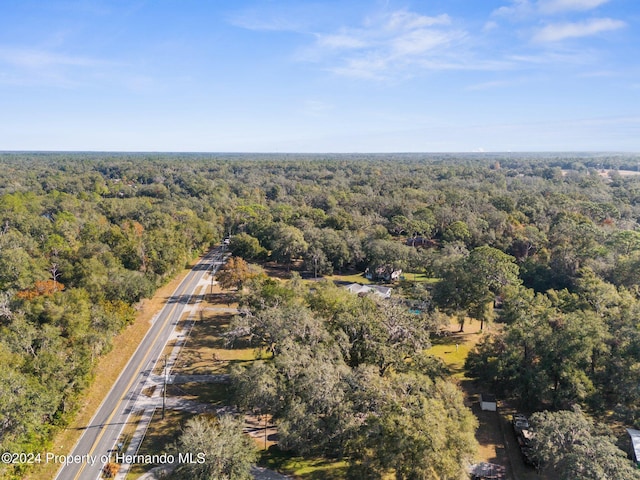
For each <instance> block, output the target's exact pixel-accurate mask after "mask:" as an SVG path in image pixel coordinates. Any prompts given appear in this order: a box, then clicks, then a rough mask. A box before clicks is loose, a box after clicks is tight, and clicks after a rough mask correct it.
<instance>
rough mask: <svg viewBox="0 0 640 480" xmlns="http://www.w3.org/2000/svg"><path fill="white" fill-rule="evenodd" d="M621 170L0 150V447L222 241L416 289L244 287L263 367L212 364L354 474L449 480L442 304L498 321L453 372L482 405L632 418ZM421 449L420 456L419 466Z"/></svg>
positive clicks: (630, 180) (629, 167)
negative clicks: (436, 338)
mask: <svg viewBox="0 0 640 480" xmlns="http://www.w3.org/2000/svg"><path fill="white" fill-rule="evenodd" d="M639 165H640V157H638V156H631V155H615V154H611V155H605V154H601V155H595V154H592V155H580V154H574V155H572V154H554V155H552V154H544V155H543V154H530V155H526V154H518V155H515V154H514V155H510V154H495V155H490V154H483V155H426V154H425V155H419V154H397V155H293V154H289V155H239V154H238V155H205V154H202V155H198V154H175V155H168V154H167V155H161V154H106V153H105V154H98V153H87V154H82V153H74V154H63V153H56V154H45V153H40V154H35V153H6V154H2V155H0V366H1V367H0V447H1V448H0V450H2V451H5V450H6V451H36V450H39V449H41V447H42V446H43V445H46V442H47V441H48V439H49V438H50V435H51V432H52V431H54V430H55V429H56V428H58V427H59V426H61V425H64V424H65V423H66V422H67V421H68V418H69V415H71V414H73V412H74V411H75V409H76V408H77V406H78V404H79V402H80V401H81V394H82V392H83V389H84V388H86V386H87V384H88V383H89V382H91V377H92V368H93V366H94V364H95V362H96V359H97V358H98V356H99V355H100V354H101V353H103V352H105V351H107V350H108V349H110V348H111V343H110V342H111V339H112V338H113V336H114V335H115V334H116V333H117V332H119V331H120V330H121V329H122V328H123V327H124V326H125V325H126V324H127V323H129V322H131V321H132V319H133V318H134V317H135V312H136V305H137V304H138V302H139V301H140V300H141V299H142V298H145V297H148V296H150V295H152V293H153V292H154V290H155V289H156V288H157V287H158V286H160V285H162V284H163V283H164V282H166V281H167V280H168V279H170V278H171V276H172V275H173V274H174V273H175V272H176V271H177V270H178V269H180V268H182V267H184V265H185V264H186V263H188V261H190V260H191V259H193V258H194V257H195V256H197V255H198V254H200V253H202V252H203V251H205V250H206V249H207V248H209V247H210V246H212V245H214V244H216V243H218V242H220V241H221V240H222V239H223V238H224V237H226V236H231V240H230V249H231V251H232V252H233V253H234V255H236V256H237V257H242V258H244V259H245V260H248V261H260V262H264V261H269V262H275V263H276V264H279V265H281V266H282V267H283V268H285V269H287V270H290V271H292V272H296V271H297V272H298V273H299V274H300V275H302V277H306V278H311V277H316V276H319V277H322V276H323V275H328V274H331V273H334V272H346V271H364V270H365V269H367V268H368V269H369V271H372V272H378V271H386V270H398V269H401V270H403V271H404V272H405V274H406V272H412V273H416V274H423V275H424V276H426V277H429V278H431V279H434V281H433V282H427V283H416V284H413V285H412V284H411V283H410V282H403V288H402V289H398V290H401V291H400V292H399V294H398V298H399V299H402V301H400V300H399V299H398V300H397V301H394V302H387V303H379V302H375V301H373V300H371V299H370V298H359V297H349V296H347V295H345V294H344V293H343V292H342V291H338V290H337V289H335V288H332V286H331V285H329V284H325V283H322V282H320V283H318V286H317V288H315V289H309V288H307V287H304V288H303V287H302V286H301V285H299V283H300V282H297V281H296V279H297V278H299V277H297V276H296V275H297V274H294V275H293V280H291V281H289V282H288V283H286V284H285V283H281V282H278V281H274V280H269V279H264V278H261V279H253V280H248V281H247V285H248V288H247V289H246V291H247V292H249V293H248V294H247V295H246V296H245V298H244V299H243V302H244V304H245V306H246V311H247V314H246V315H245V316H244V317H242V318H239V319H238V320H237V322H236V324H235V325H234V326H233V327H234V330H232V331H231V332H230V341H231V340H233V339H234V338H235V339H236V341H251V342H253V343H254V344H255V345H257V346H261V347H263V348H266V349H267V350H268V351H269V352H270V355H271V358H272V360H270V361H269V362H263V363H258V364H256V367H255V368H253V369H250V370H246V371H237V372H234V377H235V380H236V388H237V390H238V391H239V392H244V393H243V394H242V395H240V396H239V399H240V400H239V403H241V404H242V405H243V406H245V407H247V408H254V409H256V408H257V409H261V410H263V411H268V412H269V413H271V414H272V415H274V418H277V419H278V421H279V422H280V423H279V428H280V431H281V434H282V438H283V440H282V444H283V446H286V447H287V448H290V449H293V450H295V451H298V452H300V453H303V454H304V453H309V452H314V453H320V454H324V455H331V456H347V457H348V458H350V459H352V472H353V476H354V478H359V477H358V475H360V476H361V475H362V469H363V468H364V469H367V471H369V472H371V471H377V472H380V474H381V475H382V474H383V473H384V472H385V471H389V469H392V470H394V471H396V472H397V473H398V475H400V477H399V478H430V477H429V476H428V475H430V474H431V473H428V472H426V473H425V471H424V470H423V469H424V468H426V467H425V465H428V466H429V467H428V468H429V469H431V471H437V472H438V475H440V478H458V476H459V475H460V474H461V473H460V472H461V471H462V470H461V469H462V468H463V467H464V463H465V462H466V461H467V460H468V459H469V458H471V457H472V450H473V448H474V443H473V440H472V437H473V435H472V432H473V429H474V421H473V418H471V417H469V415H470V414H469V412H468V410H467V409H466V408H465V407H464V406H463V404H462V400H461V396H460V392H459V391H457V387H456V386H455V385H454V384H453V383H452V382H451V380H450V379H449V378H448V375H447V373H446V372H444V371H443V369H442V365H440V364H438V362H437V361H435V360H434V359H433V358H430V356H429V354H428V348H429V339H430V337H431V336H432V335H434V334H436V333H437V332H438V329H439V325H440V323H441V322H442V321H443V320H442V317H443V316H444V315H447V316H453V317H455V318H456V319H458V321H459V323H460V328H464V327H465V319H468V318H474V319H478V320H481V321H482V322H497V323H499V324H500V325H501V327H502V328H500V329H496V330H495V331H497V332H499V333H492V334H488V335H486V336H485V338H484V341H483V342H482V344H481V345H480V346H479V347H478V349H477V350H476V351H475V352H473V354H472V355H471V356H470V357H469V359H468V362H467V369H468V371H469V374H470V375H474V376H475V377H477V378H478V379H479V381H482V382H484V383H485V384H487V385H491V386H492V388H494V389H495V391H496V392H498V393H499V394H500V395H502V396H503V397H504V398H509V399H510V400H511V401H513V402H514V403H516V404H519V405H521V406H522V407H523V408H526V409H528V410H530V411H534V410H544V409H548V410H553V411H559V410H567V409H571V408H578V406H579V407H581V408H582V410H581V411H585V412H589V413H590V414H591V415H593V416H595V417H602V418H604V417H605V414H606V415H607V416H609V418H611V419H613V420H615V421H617V422H621V423H624V424H626V425H628V426H634V425H637V424H636V422H638V421H639V420H640V407H639V405H640V402H639V401H638V400H640V389H639V387H638V386H639V385H640V328H639V324H638V319H639V318H640V290H639V287H638V286H639V284H640V229H638V221H639V219H640V175H636V174H637V173H638V166H639ZM240 281H242V280H240ZM410 308H411V309H413V310H415V309H416V308H417V309H419V312H420V315H415V314H413V313H411V312H410V310H409V309H410ZM313 375H315V377H313ZM249 384H251V385H261V386H262V387H263V388H261V389H255V388H253V389H252V388H249V387H247V385H249ZM317 384H322V385H324V386H325V387H324V388H323V389H310V388H306V386H307V387H308V385H317ZM243 388H244V390H243ZM274 396H275V397H274ZM276 397H277V398H278V399H279V401H278V402H275V401H274V398H276ZM407 412H409V413H407ZM451 425H457V426H456V427H455V428H452V427H451ZM425 430H429V431H433V432H438V434H437V435H435V434H434V435H433V437H431V438H429V439H425V438H424V435H421V433H420V432H424V431H425ZM450 431H454V432H457V434H455V435H450V434H449V432H450ZM329 433H330V434H329ZM469 436H470V437H469ZM398 438H408V439H411V440H412V441H407V442H402V443H401V444H400V443H399V442H397V441H394V439H398ZM381 439H386V441H387V442H388V445H387V448H386V453H387V454H386V455H380V454H379V453H378V452H377V450H378V449H376V448H374V447H376V446H379V445H380V443H379V442H380V441H381ZM427 441H428V442H431V443H430V444H429V445H428V446H429V448H430V449H431V450H430V451H431V452H437V453H435V454H434V455H433V456H432V457H425V456H422V457H421V456H419V455H418V454H417V452H425V451H426V450H428V448H426V447H425V445H427V444H426V443H425V442H427ZM443 452H447V455H445V454H444V453H443ZM421 454H423V453H421ZM438 459H439V460H438ZM445 459H446V461H445ZM547 463H548V464H549V465H551V464H552V463H553V462H552V461H548V462H547ZM403 469H404V470H403ZM0 473H2V472H0ZM362 478H372V477H362ZM585 478H587V477H585ZM589 478H590V477H589ZM629 478H635V477H633V476H631V477H629Z"/></svg>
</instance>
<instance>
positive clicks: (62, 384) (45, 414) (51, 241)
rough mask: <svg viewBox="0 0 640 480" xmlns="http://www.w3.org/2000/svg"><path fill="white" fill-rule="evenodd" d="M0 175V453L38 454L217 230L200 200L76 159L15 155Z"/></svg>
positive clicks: (217, 224)
mask: <svg viewBox="0 0 640 480" xmlns="http://www.w3.org/2000/svg"><path fill="white" fill-rule="evenodd" d="M10 160H11V159H10ZM0 177H1V179H0V185H2V188H1V190H2V194H1V195H0V225H1V227H0V450H2V451H9V452H37V451H42V450H43V449H44V448H43V447H44V446H45V445H46V443H47V442H48V441H49V438H50V432H51V431H52V429H55V428H56V427H57V426H60V425H64V424H65V423H66V422H67V421H68V419H69V414H72V413H73V412H74V411H75V408H76V407H77V406H78V404H79V402H80V401H81V394H82V392H83V390H84V389H85V388H86V386H87V385H88V383H89V382H90V381H91V378H92V370H93V367H94V364H95V361H96V359H97V357H98V356H99V355H100V354H102V353H103V352H105V351H107V350H109V349H110V348H111V340H112V338H113V336H114V335H115V334H116V333H118V332H119V331H120V330H121V329H122V328H123V326H125V325H126V324H127V323H129V322H131V321H132V320H133V319H134V318H135V314H136V310H135V307H136V305H137V303H138V302H139V301H140V300H141V299H142V298H144V297H148V296H150V295H151V294H152V293H153V292H154V290H155V289H156V288H157V287H158V286H159V285H161V284H163V283H164V282H165V281H166V280H168V279H169V278H170V277H171V276H172V275H174V274H175V273H176V271H177V270H178V269H180V268H183V267H184V265H185V264H186V263H187V262H188V261H189V260H191V259H193V258H194V256H196V255H197V254H198V253H200V252H202V251H203V249H206V248H208V247H209V246H210V245H211V244H212V243H215V242H217V241H219V240H220V238H221V227H220V222H219V221H218V215H217V214H216V213H215V211H214V210H213V208H212V207H211V206H210V205H208V204H207V203H204V202H198V201H197V200H195V199H193V198H191V197H190V196H188V195H183V196H171V195H160V194H158V192H160V191H162V190H163V189H164V190H166V186H165V185H164V183H158V184H157V185H158V188H157V189H156V188H155V187H152V186H150V185H148V184H141V183H140V182H141V178H140V177H136V178H135V179H133V180H130V179H128V178H115V177H114V178H109V177H106V176H104V175H103V174H102V173H101V172H100V170H99V169H98V168H97V166H96V165H94V164H91V165H89V164H88V163H87V162H86V161H82V160H81V159H80V158H78V159H77V163H76V161H70V162H67V161H64V162H60V163H58V162H57V161H54V160H52V159H50V158H49V157H47V156H44V157H42V158H25V160H24V162H22V161H17V160H15V159H14V160H12V161H9V162H2V165H1V166H0ZM133 192H135V194H133ZM3 468H8V467H7V466H4V467H3ZM3 473H4V474H6V475H10V474H11V472H10V471H3V470H1V469H0V476H2V475H3Z"/></svg>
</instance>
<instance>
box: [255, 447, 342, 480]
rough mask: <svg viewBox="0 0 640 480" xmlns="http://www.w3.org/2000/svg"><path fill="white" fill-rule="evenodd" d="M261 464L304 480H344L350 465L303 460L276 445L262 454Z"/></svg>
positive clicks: (310, 459) (311, 459) (337, 462)
mask: <svg viewBox="0 0 640 480" xmlns="http://www.w3.org/2000/svg"><path fill="white" fill-rule="evenodd" d="M259 464H260V465H261V466H263V467H267V468H269V469H271V470H276V471H279V472H282V473H285V474H288V475H293V476H294V477H296V478H299V479H302V480H316V479H317V480H323V479H326V480H343V479H345V478H347V477H346V474H347V468H348V464H347V462H346V461H339V460H331V459H326V458H302V457H298V456H294V455H292V454H291V453H288V452H283V451H281V450H280V449H279V448H278V447H277V446H275V445H274V446H272V447H270V448H269V450H267V451H263V452H262V456H261V458H260V460H259Z"/></svg>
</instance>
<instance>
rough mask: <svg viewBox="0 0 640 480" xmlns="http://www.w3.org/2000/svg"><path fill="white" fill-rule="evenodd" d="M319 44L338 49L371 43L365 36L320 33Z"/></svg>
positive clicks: (364, 45) (359, 46) (360, 46)
mask: <svg viewBox="0 0 640 480" xmlns="http://www.w3.org/2000/svg"><path fill="white" fill-rule="evenodd" d="M317 38H318V42H317V43H318V45H320V46H322V47H328V48H336V49H352V48H363V47H366V46H367V45H369V42H368V41H366V40H365V39H363V38H358V37H357V36H355V35H349V34H343V33H338V34H330V35H321V34H320V35H318V37H317Z"/></svg>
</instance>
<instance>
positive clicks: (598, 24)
mask: <svg viewBox="0 0 640 480" xmlns="http://www.w3.org/2000/svg"><path fill="white" fill-rule="evenodd" d="M625 26H626V23H625V22H623V21H621V20H614V19H611V18H594V19H591V20H586V21H584V22H574V23H553V24H549V25H547V26H546V27H543V28H542V29H540V30H538V32H537V33H536V34H535V35H534V36H533V41H534V42H539V43H548V42H559V41H562V40H565V39H567V38H580V37H588V36H590V35H596V34H598V33H601V32H608V31H612V30H618V29H620V28H623V27H625Z"/></svg>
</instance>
